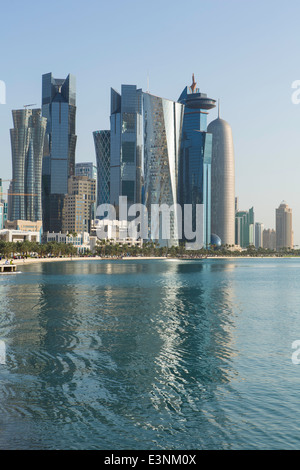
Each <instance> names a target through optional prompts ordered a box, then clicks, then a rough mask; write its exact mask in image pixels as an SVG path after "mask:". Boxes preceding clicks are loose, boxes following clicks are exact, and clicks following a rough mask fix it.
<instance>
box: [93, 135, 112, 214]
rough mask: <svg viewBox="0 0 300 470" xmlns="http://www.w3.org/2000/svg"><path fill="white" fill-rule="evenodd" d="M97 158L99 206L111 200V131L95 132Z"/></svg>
mask: <svg viewBox="0 0 300 470" xmlns="http://www.w3.org/2000/svg"><path fill="white" fill-rule="evenodd" d="M93 137H94V144H95V151H96V160H97V206H99V205H101V204H109V202H110V131H108V130H103V131H95V132H93Z"/></svg>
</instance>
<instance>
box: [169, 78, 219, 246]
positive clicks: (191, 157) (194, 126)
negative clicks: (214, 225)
mask: <svg viewBox="0 0 300 470" xmlns="http://www.w3.org/2000/svg"><path fill="white" fill-rule="evenodd" d="M196 85H197V84H196V82H195V79H194V75H193V82H192V85H191V86H190V87H189V86H187V87H185V89H184V90H183V92H182V93H181V95H180V97H179V100H178V101H179V103H182V104H184V105H185V111H184V118H183V129H182V140H181V149H180V161H179V202H180V204H181V206H182V207H183V205H184V204H191V205H192V207H193V221H192V222H193V230H195V228H196V227H195V224H196V219H195V217H196V205H197V204H202V205H203V219H202V224H203V244H204V246H209V244H210V243H211V157H212V136H211V134H210V133H208V132H207V114H208V110H209V109H212V108H214V107H215V106H216V101H215V100H213V99H211V98H208V97H207V95H206V94H205V93H200V90H199V88H197V87H196Z"/></svg>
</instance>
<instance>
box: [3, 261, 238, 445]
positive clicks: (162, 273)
mask: <svg viewBox="0 0 300 470" xmlns="http://www.w3.org/2000/svg"><path fill="white" fill-rule="evenodd" d="M234 269H235V264H234V262H228V263H227V262H226V263H224V262H221V263H219V262H217V261H212V262H208V261H206V260H205V261H204V262H201V261H191V262H190V261H172V260H170V261H165V262H161V261H151V262H142V261H134V262H131V261H123V262H122V261H121V262H118V261H116V262H99V263H95V262H78V263H76V262H66V263H63V262H62V263H44V264H43V263H41V264H36V265H32V266H28V267H26V268H24V274H23V275H22V276H21V275H20V276H19V278H18V279H17V280H16V283H14V282H11V283H10V284H9V285H7V286H6V288H5V293H4V297H3V296H2V295H1V302H2V305H3V304H4V305H5V311H6V313H5V314H4V316H2V317H1V324H0V328H1V332H3V335H2V336H4V337H5V338H6V340H7V342H8V343H9V350H10V356H9V361H8V366H9V371H10V373H11V374H15V376H16V375H19V376H23V375H25V377H27V378H28V379H30V380H28V381H26V380H25V381H24V382H23V383H22V385H23V389H22V394H23V395H22V400H21V401H22V403H21V402H20V403H17V401H18V400H20V397H17V396H16V393H15V392H13V391H12V389H13V388H14V385H13V383H14V380H11V383H10V385H9V387H11V393H8V394H7V396H6V400H4V402H3V403H2V405H3V406H6V407H8V409H9V408H13V407H14V406H17V405H18V406H19V407H21V408H22V407H23V408H24V410H25V411H24V412H26V413H28V414H31V415H32V416H35V417H39V418H40V419H54V420H58V421H59V422H61V423H66V422H67V421H68V422H72V423H81V424H82V423H84V422H85V420H86V419H89V420H90V421H89V422H90V425H91V426H92V430H93V432H98V431H99V426H101V425H102V426H104V428H105V426H106V425H115V422H116V420H117V422H118V423H119V424H118V425H119V426H120V428H121V429H122V432H123V433H124V435H125V436H126V435H127V434H128V436H129V434H130V433H132V432H133V429H132V427H133V428H136V427H138V428H139V429H140V430H141V432H150V433H158V434H157V435H159V434H160V432H162V431H165V430H166V429H167V430H169V432H173V433H175V432H176V433H178V436H180V433H181V432H183V431H184V429H185V430H186V426H187V422H189V426H191V428H193V429H194V431H193V432H194V433H196V435H198V434H199V435H198V439H201V436H200V434H201V429H203V427H205V426H206V425H208V423H210V425H211V422H213V423H217V420H218V422H219V423H220V422H223V423H224V425H226V420H227V418H226V413H225V411H224V410H222V408H221V406H220V405H219V402H218V398H217V391H218V388H219V387H220V386H221V385H222V386H223V385H224V384H225V385H226V384H227V386H228V387H230V382H231V380H232V379H233V378H235V374H236V372H235V369H234V365H233V362H232V358H233V357H234V356H235V354H236V352H237V351H236V350H235V344H234V329H235V314H236V313H235V312H236V306H235V292H234V280H233V279H232V278H231V277H230V273H231V272H233V271H234ZM224 271H226V276H224ZM25 272H26V273H25ZM1 288H2V286H1V285H0V293H1V294H2V293H3V289H2V291H1ZM1 339H2V338H1ZM91 421H92V422H93V424H91ZM74 425H75V424H74ZM97 426H98V427H97ZM216 426H217V424H216ZM104 428H103V429H104ZM175 430H176V431H175ZM197 430H198V431H197ZM78 432H79V431H78ZM161 445H162V446H163V442H162V443H161Z"/></svg>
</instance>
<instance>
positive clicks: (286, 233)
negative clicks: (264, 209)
mask: <svg viewBox="0 0 300 470" xmlns="http://www.w3.org/2000/svg"><path fill="white" fill-rule="evenodd" d="M281 248H293V229H292V209H291V208H290V207H289V206H288V205H287V203H286V202H285V201H282V203H281V204H280V206H279V207H278V209H276V250H280V249H281Z"/></svg>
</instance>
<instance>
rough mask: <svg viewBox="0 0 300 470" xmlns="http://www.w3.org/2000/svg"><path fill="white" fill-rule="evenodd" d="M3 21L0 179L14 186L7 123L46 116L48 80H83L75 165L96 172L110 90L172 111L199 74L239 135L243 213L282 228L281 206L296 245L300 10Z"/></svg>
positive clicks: (69, 0) (26, 16)
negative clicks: (139, 95)
mask: <svg viewBox="0 0 300 470" xmlns="http://www.w3.org/2000/svg"><path fill="white" fill-rule="evenodd" d="M0 12H1V29H0V41H1V56H0V80H2V81H3V82H4V83H5V85H6V104H0V177H2V178H3V179H7V180H8V179H10V178H11V177H12V176H11V175H12V168H11V147H10V135H9V129H10V128H11V127H12V116H11V111H12V110H13V109H22V108H23V106H24V105H27V104H35V105H36V106H35V107H40V106H41V85H42V74H44V73H48V72H52V73H53V76H54V77H55V78H65V77H66V76H67V75H68V74H69V73H72V74H74V75H75V76H76V82H77V117H76V133H77V136H78V137H77V148H76V162H77V163H79V162H89V161H93V162H95V163H96V157H95V149H94V142H93V135H92V133H93V131H95V130H100V129H109V114H110V88H111V87H112V88H115V89H116V90H118V91H120V89H121V85H122V84H130V85H137V86H138V87H139V88H142V89H143V90H144V91H147V89H148V85H149V91H150V93H152V94H154V95H157V96H161V97H163V98H168V99H171V100H177V99H178V98H179V96H180V94H181V91H182V90H183V88H184V87H185V86H186V85H191V82H192V74H193V73H194V74H195V79H196V82H197V86H198V87H199V88H200V91H201V92H203V93H207V94H208V96H209V97H211V98H214V99H220V103H221V104H220V109H221V118H223V119H225V120H226V121H227V122H228V123H229V124H230V126H231V128H232V133H233V140H234V151H235V172H236V178H235V180H236V184H235V186H236V189H235V191H236V196H237V197H238V198H239V208H240V209H241V210H248V209H249V208H250V207H252V206H253V207H254V212H255V221H256V222H261V223H263V224H264V226H265V228H275V208H276V207H278V206H279V204H280V203H281V202H282V200H285V201H286V202H287V203H288V205H289V206H290V207H291V208H292V210H293V229H294V243H295V245H300V185H299V178H300V159H299V157H300V104H295V103H293V101H292V94H293V92H294V91H295V90H293V89H292V84H293V82H295V81H296V80H300V61H299V57H300V28H299V17H300V2H299V0H288V1H286V2H283V1H279V0H271V1H270V0H263V1H261V0H259V1H258V0H251V1H250V0H206V1H204V0H189V1H188V2H184V1H182V0H181V1H179V0H172V1H170V0H151V2H150V1H148V2H145V1H143V0H114V1H113V2H108V1H103V0H85V1H84V2H83V1H79V0H63V1H62V0H60V1H57V0H51V2H47V1H42V2H41V1H40V0H39V1H36V0H27V1H26V2H24V1H21V0H10V2H4V1H3V0H0ZM299 96H300V95H299ZM216 117H217V109H214V110H212V111H211V112H210V114H209V118H208V122H210V121H212V120H214V119H216ZM7 187H8V183H6V186H5V189H7Z"/></svg>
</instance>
